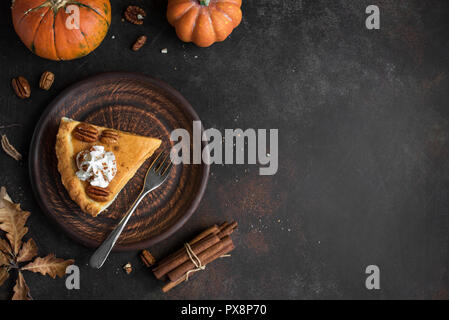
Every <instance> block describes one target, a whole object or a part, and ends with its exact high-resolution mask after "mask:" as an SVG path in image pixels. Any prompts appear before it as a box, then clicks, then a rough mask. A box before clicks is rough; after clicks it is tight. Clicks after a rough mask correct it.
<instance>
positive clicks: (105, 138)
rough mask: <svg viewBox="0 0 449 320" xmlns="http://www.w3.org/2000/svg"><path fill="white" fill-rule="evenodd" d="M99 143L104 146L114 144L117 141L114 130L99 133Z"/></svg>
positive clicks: (116, 134)
mask: <svg viewBox="0 0 449 320" xmlns="http://www.w3.org/2000/svg"><path fill="white" fill-rule="evenodd" d="M100 141H101V142H102V143H104V144H114V143H117V141H118V133H117V132H116V131H114V130H104V131H103V132H102V133H101V137H100Z"/></svg>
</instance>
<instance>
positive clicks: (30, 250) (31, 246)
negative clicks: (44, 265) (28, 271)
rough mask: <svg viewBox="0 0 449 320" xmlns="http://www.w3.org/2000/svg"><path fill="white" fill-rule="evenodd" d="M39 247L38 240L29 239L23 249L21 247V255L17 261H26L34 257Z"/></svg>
mask: <svg viewBox="0 0 449 320" xmlns="http://www.w3.org/2000/svg"><path fill="white" fill-rule="evenodd" d="M38 250H39V249H38V248H37V245H36V242H34V240H33V239H29V240H28V242H26V243H24V244H23V246H22V249H20V252H19V256H18V257H17V262H26V261H30V260H31V259H33V258H34V257H35V256H37V254H38Z"/></svg>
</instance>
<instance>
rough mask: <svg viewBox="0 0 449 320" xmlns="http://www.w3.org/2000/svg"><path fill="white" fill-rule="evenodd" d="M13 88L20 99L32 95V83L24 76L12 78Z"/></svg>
mask: <svg viewBox="0 0 449 320" xmlns="http://www.w3.org/2000/svg"><path fill="white" fill-rule="evenodd" d="M12 88H13V89H14V92H15V93H16V95H17V96H18V97H19V98H20V99H26V98H29V97H30V96H31V88H30V84H29V83H28V80H27V79H25V78H24V77H17V78H14V79H12Z"/></svg>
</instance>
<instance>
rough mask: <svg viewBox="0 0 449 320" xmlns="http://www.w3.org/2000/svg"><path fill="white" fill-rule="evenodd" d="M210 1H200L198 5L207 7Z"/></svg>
mask: <svg viewBox="0 0 449 320" xmlns="http://www.w3.org/2000/svg"><path fill="white" fill-rule="evenodd" d="M209 2H210V0H200V5H202V6H206V7H207V6H208V5H209Z"/></svg>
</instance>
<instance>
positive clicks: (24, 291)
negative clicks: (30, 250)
mask: <svg viewBox="0 0 449 320" xmlns="http://www.w3.org/2000/svg"><path fill="white" fill-rule="evenodd" d="M13 290H14V295H13V296H12V300H32V298H31V296H30V288H28V286H27V284H26V283H25V278H24V277H23V274H22V272H20V271H19V276H18V278H17V281H16V285H15V286H14V289H13Z"/></svg>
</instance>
